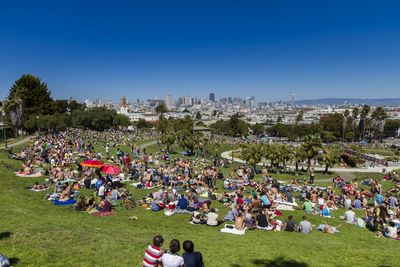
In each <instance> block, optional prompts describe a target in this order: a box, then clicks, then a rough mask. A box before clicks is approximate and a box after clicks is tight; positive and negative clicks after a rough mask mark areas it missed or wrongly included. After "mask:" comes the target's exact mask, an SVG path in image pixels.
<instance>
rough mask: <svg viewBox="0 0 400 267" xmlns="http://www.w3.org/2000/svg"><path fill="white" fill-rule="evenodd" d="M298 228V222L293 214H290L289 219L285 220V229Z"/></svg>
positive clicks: (288, 230) (292, 229)
mask: <svg viewBox="0 0 400 267" xmlns="http://www.w3.org/2000/svg"><path fill="white" fill-rule="evenodd" d="M295 228H296V222H295V221H294V220H293V216H292V215H289V217H288V220H286V221H285V231H286V232H294V230H295Z"/></svg>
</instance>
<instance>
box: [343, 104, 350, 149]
mask: <svg viewBox="0 0 400 267" xmlns="http://www.w3.org/2000/svg"><path fill="white" fill-rule="evenodd" d="M349 116H350V111H349V110H348V109H346V110H345V111H344V113H343V136H342V142H343V143H344V141H345V135H346V128H347V120H348V118H349Z"/></svg>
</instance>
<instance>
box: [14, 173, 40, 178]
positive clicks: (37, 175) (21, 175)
mask: <svg viewBox="0 0 400 267" xmlns="http://www.w3.org/2000/svg"><path fill="white" fill-rule="evenodd" d="M15 175H16V176H18V177H28V178H30V177H40V176H42V174H41V173H40V172H35V173H32V174H25V172H16V173H15Z"/></svg>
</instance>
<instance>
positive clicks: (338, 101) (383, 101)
mask: <svg viewBox="0 0 400 267" xmlns="http://www.w3.org/2000/svg"><path fill="white" fill-rule="evenodd" d="M345 103H347V104H367V105H370V106H400V98H380V99H362V98H321V99H305V100H297V101H296V104H297V105H330V106H332V105H343V104H345Z"/></svg>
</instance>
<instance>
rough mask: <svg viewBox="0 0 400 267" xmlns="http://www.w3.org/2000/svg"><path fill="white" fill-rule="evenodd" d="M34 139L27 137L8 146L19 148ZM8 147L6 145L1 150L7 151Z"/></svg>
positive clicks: (0, 147)
mask: <svg viewBox="0 0 400 267" xmlns="http://www.w3.org/2000/svg"><path fill="white" fill-rule="evenodd" d="M32 138H33V136H27V137H25V138H24V139H21V140H19V141H17V142H13V143H11V144H7V146H8V147H14V146H18V145H21V144H23V143H26V142H29V141H30V140H31V139H32ZM5 148H6V147H5V146H4V145H2V146H0V149H5Z"/></svg>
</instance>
